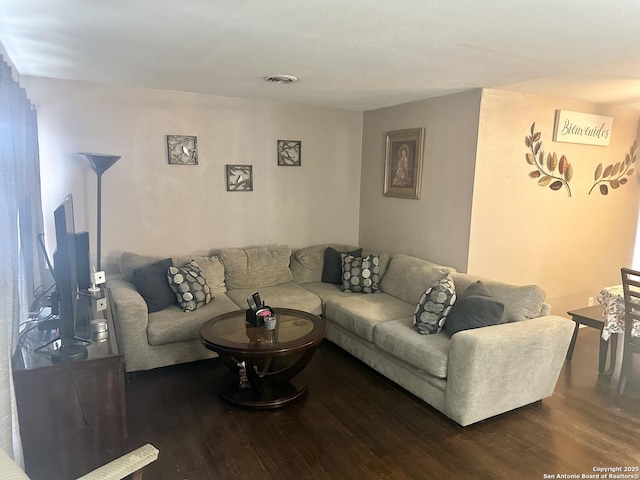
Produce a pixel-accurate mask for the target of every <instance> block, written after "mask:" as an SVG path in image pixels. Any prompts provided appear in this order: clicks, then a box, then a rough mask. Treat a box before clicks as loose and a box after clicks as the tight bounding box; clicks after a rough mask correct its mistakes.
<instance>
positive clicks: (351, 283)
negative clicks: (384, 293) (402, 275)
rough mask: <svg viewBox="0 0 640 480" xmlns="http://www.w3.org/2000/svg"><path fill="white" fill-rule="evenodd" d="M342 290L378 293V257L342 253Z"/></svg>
mask: <svg viewBox="0 0 640 480" xmlns="http://www.w3.org/2000/svg"><path fill="white" fill-rule="evenodd" d="M340 257H341V258H342V290H343V291H345V292H360V293H379V292H380V259H379V258H378V256H377V255H369V256H367V257H364V258H362V257H354V256H353V255H348V254H346V253H343V254H341V255H340Z"/></svg>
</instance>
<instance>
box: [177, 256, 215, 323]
mask: <svg viewBox="0 0 640 480" xmlns="http://www.w3.org/2000/svg"><path fill="white" fill-rule="evenodd" d="M167 279H168V280H169V286H170V287H171V290H173V292H174V293H175V294H176V297H177V298H178V303H179V304H180V306H181V307H182V310H184V311H185V312H193V311H194V310H195V309H196V308H200V307H202V306H203V305H206V304H207V303H209V302H210V301H211V300H213V295H212V294H211V287H209V283H207V279H206V278H204V276H203V275H202V271H201V270H200V267H198V264H197V263H196V262H195V261H193V260H191V261H190V262H189V263H187V264H186V265H185V266H184V267H169V270H167Z"/></svg>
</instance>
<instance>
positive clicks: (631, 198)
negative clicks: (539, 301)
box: [468, 90, 640, 315]
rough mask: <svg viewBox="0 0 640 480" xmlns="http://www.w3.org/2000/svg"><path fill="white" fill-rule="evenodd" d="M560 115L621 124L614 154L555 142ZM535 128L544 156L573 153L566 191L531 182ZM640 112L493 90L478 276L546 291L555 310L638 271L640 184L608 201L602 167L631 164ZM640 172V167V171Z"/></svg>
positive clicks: (476, 227) (474, 232)
mask: <svg viewBox="0 0 640 480" xmlns="http://www.w3.org/2000/svg"><path fill="white" fill-rule="evenodd" d="M557 109H563V110H573V111H578V112H585V113H593V114H599V115H606V116H612V117H614V122H613V130H612V137H611V143H610V145H609V146H608V147H598V146H589V145H578V144H571V143H560V142H553V141H552V138H553V128H554V118H555V117H554V115H555V111H556V110H557ZM533 122H536V130H538V131H540V132H541V133H542V142H543V146H542V148H543V149H544V150H545V151H547V152H549V151H551V152H553V151H555V152H557V154H558V156H560V155H562V154H563V155H566V156H567V158H568V160H569V161H570V162H571V164H572V165H573V168H574V177H573V179H572V180H571V182H570V186H571V190H572V197H571V198H569V197H568V195H567V193H566V191H565V190H564V189H561V190H559V191H556V192H554V191H551V190H550V189H549V188H548V187H547V188H543V187H540V186H538V185H537V183H536V181H535V180H534V179H532V178H530V177H529V176H528V174H529V172H530V171H532V170H533V169H534V167H532V166H530V165H528V164H527V163H526V161H525V153H526V152H527V151H528V150H527V147H526V146H525V143H524V138H525V136H526V135H527V134H528V133H529V128H530V126H531V124H532V123H533ZM637 129H638V112H637V111H633V110H627V109H613V108H605V107H602V106H598V105H595V104H588V103H584V102H574V101H569V100H564V99H550V98H543V97H537V96H529V95H522V94H517V93H511V92H505V91H498V90H484V91H483V95H482V104H481V109H480V130H479V135H478V154H477V161H476V171H475V183H474V195H473V212H472V219H471V234H470V240H469V265H468V267H469V271H470V272H473V273H476V274H479V275H483V276H487V277H491V278H495V279H499V280H503V281H507V282H515V283H523V284H524V283H537V284H539V285H541V286H542V287H543V288H544V289H545V290H546V291H547V301H548V302H549V303H550V304H551V305H552V307H553V312H554V313H556V314H559V315H564V314H565V312H566V311H567V310H568V309H571V308H578V307H581V306H586V305H587V299H588V297H592V296H593V297H595V296H597V294H598V292H599V291H600V289H601V288H602V287H604V286H607V285H613V284H618V283H620V267H622V266H630V265H631V260H632V256H633V248H634V241H635V234H636V225H637V219H638V207H639V187H638V177H637V176H636V175H633V176H632V177H629V180H630V181H629V182H628V183H627V184H626V185H624V186H622V187H620V188H619V189H617V190H610V192H609V194H608V195H607V196H603V195H601V194H600V193H599V192H598V191H597V188H596V189H594V191H593V192H592V193H591V195H588V191H589V189H590V188H591V186H592V185H593V183H594V172H595V169H596V167H597V165H598V163H603V164H604V165H605V166H606V165H608V164H612V163H615V162H619V161H621V160H624V158H625V154H626V153H628V152H629V148H630V146H631V144H632V143H633V141H634V140H635V139H636V138H637V131H638V130H637ZM639 166H640V165H639Z"/></svg>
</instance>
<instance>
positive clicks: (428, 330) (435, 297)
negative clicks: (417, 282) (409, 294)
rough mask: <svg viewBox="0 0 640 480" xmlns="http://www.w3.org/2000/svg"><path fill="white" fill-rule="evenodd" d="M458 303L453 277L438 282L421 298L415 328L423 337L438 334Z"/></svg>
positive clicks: (416, 311) (416, 312) (414, 317)
mask: <svg viewBox="0 0 640 480" xmlns="http://www.w3.org/2000/svg"><path fill="white" fill-rule="evenodd" d="M455 302H456V289H455V287H454V285H453V280H452V279H451V275H447V276H446V277H444V278H443V279H442V280H439V281H437V282H436V283H434V284H433V285H431V286H430V287H429V288H427V289H426V290H425V291H424V293H423V294H422V295H421V296H420V300H419V301H418V305H417V306H416V310H415V313H414V314H413V326H414V328H415V329H416V330H417V331H418V333H420V334H422V335H430V334H432V333H438V332H439V331H440V330H442V327H444V325H445V324H446V323H445V322H446V320H447V316H448V315H449V313H450V312H451V309H452V308H453V306H454V304H455Z"/></svg>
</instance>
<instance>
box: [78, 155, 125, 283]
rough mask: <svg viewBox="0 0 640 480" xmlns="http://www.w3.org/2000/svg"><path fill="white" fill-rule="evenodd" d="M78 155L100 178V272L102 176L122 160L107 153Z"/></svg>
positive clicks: (98, 254)
mask: <svg viewBox="0 0 640 480" xmlns="http://www.w3.org/2000/svg"><path fill="white" fill-rule="evenodd" d="M78 155H83V156H84V157H85V158H86V159H87V162H89V166H90V167H91V169H92V170H93V171H94V172H95V173H96V176H97V178H98V188H97V202H96V203H97V208H98V211H97V215H96V217H97V228H96V235H97V238H96V245H97V248H96V250H97V251H96V265H97V266H96V268H97V270H98V271H100V270H102V261H101V260H102V174H103V173H104V172H106V171H107V170H108V169H109V168H110V167H111V166H112V165H113V164H114V163H116V162H117V161H118V160H120V156H119V155H110V154H106V153H85V152H78Z"/></svg>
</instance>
